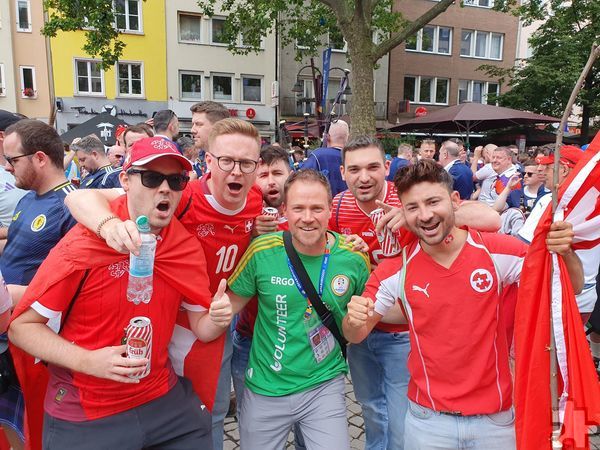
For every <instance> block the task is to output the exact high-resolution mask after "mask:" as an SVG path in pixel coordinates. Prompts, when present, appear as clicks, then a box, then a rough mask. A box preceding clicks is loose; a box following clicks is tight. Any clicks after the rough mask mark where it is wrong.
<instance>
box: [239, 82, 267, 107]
mask: <svg viewBox="0 0 600 450" xmlns="http://www.w3.org/2000/svg"><path fill="white" fill-rule="evenodd" d="M262 91H263V89H262V78H259V77H252V76H242V101H243V102H255V103H262V102H263V98H262Z"/></svg>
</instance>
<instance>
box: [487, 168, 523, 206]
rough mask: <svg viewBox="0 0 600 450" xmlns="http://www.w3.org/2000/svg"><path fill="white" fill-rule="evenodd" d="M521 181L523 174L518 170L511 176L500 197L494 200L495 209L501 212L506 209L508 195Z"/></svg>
mask: <svg viewBox="0 0 600 450" xmlns="http://www.w3.org/2000/svg"><path fill="white" fill-rule="evenodd" d="M519 181H521V174H519V173H518V172H517V173H515V174H514V175H513V176H512V177H510V179H509V180H508V183H506V187H505V188H504V189H503V190H502V192H500V195H498V198H497V199H496V201H495V202H494V206H493V208H494V210H496V211H498V212H499V213H501V212H502V211H504V210H505V209H506V200H507V199H508V196H509V195H510V193H511V191H512V190H513V188H514V187H515V186H516V185H517V184H518V183H519Z"/></svg>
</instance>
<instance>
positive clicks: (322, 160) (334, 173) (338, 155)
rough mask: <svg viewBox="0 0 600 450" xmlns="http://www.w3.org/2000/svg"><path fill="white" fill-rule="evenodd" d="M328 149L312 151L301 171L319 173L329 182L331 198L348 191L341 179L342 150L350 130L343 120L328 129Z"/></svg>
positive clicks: (321, 148) (322, 148)
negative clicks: (310, 170) (312, 170)
mask: <svg viewBox="0 0 600 450" xmlns="http://www.w3.org/2000/svg"><path fill="white" fill-rule="evenodd" d="M328 136H329V147H320V148H317V149H316V150H314V151H313V152H312V153H311V154H310V155H309V157H308V159H307V160H306V161H305V162H304V164H302V167H301V168H302V169H314V170H316V171H319V172H321V173H322V174H323V175H325V177H326V178H327V179H328V180H329V184H330V186H331V192H332V194H333V196H334V197H335V195H336V194H337V193H339V192H342V191H345V190H346V189H348V186H347V185H346V182H345V181H344V180H343V179H342V174H341V172H340V167H341V166H342V149H343V148H344V146H345V145H346V143H347V142H348V138H349V137H350V130H349V128H348V124H347V123H346V122H344V121H343V120H338V121H337V122H333V123H332V124H331V127H329V135H328Z"/></svg>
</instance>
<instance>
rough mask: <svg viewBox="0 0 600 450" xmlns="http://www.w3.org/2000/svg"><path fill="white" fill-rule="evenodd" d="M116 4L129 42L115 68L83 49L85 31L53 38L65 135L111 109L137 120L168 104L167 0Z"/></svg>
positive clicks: (121, 0)
mask: <svg viewBox="0 0 600 450" xmlns="http://www.w3.org/2000/svg"><path fill="white" fill-rule="evenodd" d="M114 4H115V18H116V24H117V27H118V28H119V30H121V31H122V35H121V39H122V40H123V42H124V43H125V44H126V46H125V49H124V51H123V55H122V56H121V59H120V60H119V62H118V63H117V64H115V66H114V67H111V68H109V70H106V71H105V70H103V69H102V68H101V64H100V62H101V61H100V59H98V58H92V57H90V55H88V54H86V53H85V52H84V51H83V50H82V48H83V45H84V42H85V34H84V32H83V31H78V32H70V33H59V34H58V35H57V36H56V37H55V38H52V40H51V48H52V67H53V75H54V76H53V80H54V86H55V93H56V107H57V119H56V128H57V130H58V132H59V134H62V133H64V132H66V131H68V130H69V129H71V128H73V127H74V126H76V125H78V124H80V123H83V122H85V121H87V120H89V119H90V118H92V117H93V116H95V115H96V114H98V113H101V112H105V111H106V112H109V113H111V114H113V115H116V116H117V117H119V118H121V119H123V120H125V121H126V122H127V123H129V124H135V123H139V122H144V121H146V120H148V119H150V118H151V117H152V114H153V113H154V112H156V111H159V110H161V109H165V108H167V107H168V102H167V98H168V97H167V60H166V58H167V56H166V55H167V52H166V43H167V42H166V41H167V39H166V34H165V33H166V22H165V14H166V12H165V2H164V1H158V0H152V1H142V0H115V2H114Z"/></svg>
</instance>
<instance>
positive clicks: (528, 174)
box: [525, 172, 537, 177]
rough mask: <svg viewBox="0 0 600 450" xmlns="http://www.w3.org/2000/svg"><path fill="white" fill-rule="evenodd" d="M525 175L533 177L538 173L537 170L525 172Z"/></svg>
mask: <svg viewBox="0 0 600 450" xmlns="http://www.w3.org/2000/svg"><path fill="white" fill-rule="evenodd" d="M525 175H526V176H528V177H532V176H534V175H537V172H525Z"/></svg>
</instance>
